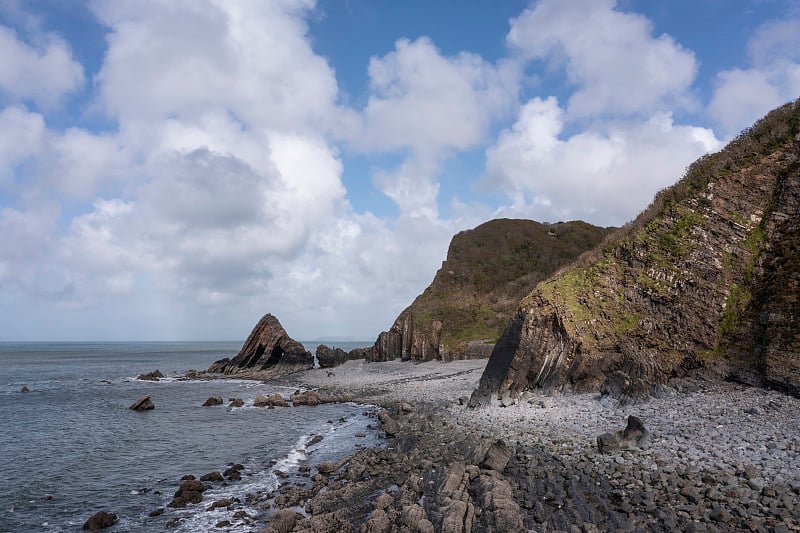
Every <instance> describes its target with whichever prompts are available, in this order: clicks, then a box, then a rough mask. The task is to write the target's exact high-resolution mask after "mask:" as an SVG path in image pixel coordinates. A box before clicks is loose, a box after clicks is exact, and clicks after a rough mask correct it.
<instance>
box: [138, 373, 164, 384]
mask: <svg viewBox="0 0 800 533" xmlns="http://www.w3.org/2000/svg"><path fill="white" fill-rule="evenodd" d="M163 377H164V374H162V373H161V371H160V370H153V371H152V372H148V373H147V374H139V375H138V376H137V377H136V379H139V380H142V381H158V380H159V379H161V378H163Z"/></svg>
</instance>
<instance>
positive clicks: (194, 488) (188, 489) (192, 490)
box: [167, 479, 206, 509]
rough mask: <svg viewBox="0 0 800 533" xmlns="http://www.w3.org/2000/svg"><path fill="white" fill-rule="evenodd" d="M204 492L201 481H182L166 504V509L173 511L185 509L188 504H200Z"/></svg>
mask: <svg viewBox="0 0 800 533" xmlns="http://www.w3.org/2000/svg"><path fill="white" fill-rule="evenodd" d="M204 490H206V486H205V485H204V484H203V482H202V481H198V480H196V479H187V480H184V481H182V482H181V485H180V487H179V488H178V490H177V491H176V492H175V496H174V497H173V498H172V501H171V502H169V503H168V504H167V507H171V508H173V509H175V508H180V507H186V506H187V505H188V504H190V503H200V502H201V501H203V491H204Z"/></svg>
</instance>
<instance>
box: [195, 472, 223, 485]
mask: <svg viewBox="0 0 800 533" xmlns="http://www.w3.org/2000/svg"><path fill="white" fill-rule="evenodd" d="M200 481H210V482H212V483H218V482H220V481H225V478H223V477H222V474H220V473H219V471H218V470H214V471H213V472H209V473H208V474H205V475H203V476H200Z"/></svg>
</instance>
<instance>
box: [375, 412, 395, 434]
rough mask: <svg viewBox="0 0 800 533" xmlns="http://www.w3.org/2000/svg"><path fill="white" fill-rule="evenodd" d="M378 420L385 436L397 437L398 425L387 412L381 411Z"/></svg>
mask: <svg viewBox="0 0 800 533" xmlns="http://www.w3.org/2000/svg"><path fill="white" fill-rule="evenodd" d="M378 419H379V420H380V421H381V427H382V428H383V431H385V432H386V434H387V435H397V434H398V433H399V432H400V424H399V423H398V422H397V421H396V420H395V419H394V418H392V417H391V415H389V413H388V412H387V411H381V413H380V415H378Z"/></svg>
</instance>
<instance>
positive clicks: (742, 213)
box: [470, 100, 800, 406]
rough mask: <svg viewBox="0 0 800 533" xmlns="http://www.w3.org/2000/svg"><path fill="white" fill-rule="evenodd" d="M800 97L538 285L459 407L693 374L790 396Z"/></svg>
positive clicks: (796, 375) (798, 274) (797, 296)
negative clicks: (534, 393) (532, 391)
mask: <svg viewBox="0 0 800 533" xmlns="http://www.w3.org/2000/svg"><path fill="white" fill-rule="evenodd" d="M798 313H800V100H798V101H797V102H794V103H790V104H787V105H786V106H783V107H782V108H779V109H777V110H775V111H773V112H772V113H770V114H769V115H768V116H767V117H765V118H764V119H762V120H761V121H759V123H757V124H756V125H755V126H753V127H752V128H750V129H749V130H747V131H745V132H744V133H743V134H742V135H740V137H738V138H737V139H736V140H734V141H733V142H731V143H730V144H729V145H728V146H727V147H726V148H725V149H724V150H722V151H721V152H719V153H717V154H713V155H710V156H704V157H703V158H701V159H699V160H698V161H696V162H695V163H693V164H692V165H691V167H690V168H689V170H688V171H687V174H686V176H685V177H684V178H683V179H682V180H681V181H679V182H678V183H677V184H676V185H674V186H672V187H670V188H669V189H665V190H664V191H662V192H661V193H659V194H658V195H657V196H656V198H655V200H654V201H653V203H652V204H651V206H650V207H649V208H648V209H647V210H645V211H644V212H643V213H642V214H641V215H639V217H638V218H637V219H636V220H635V221H633V222H632V223H630V224H629V225H628V226H626V227H624V228H622V229H621V230H620V231H619V232H617V233H616V234H614V235H612V236H611V237H610V238H609V239H608V240H607V241H606V243H604V245H603V246H602V247H600V248H598V249H596V250H594V251H592V252H589V253H588V254H585V255H584V256H583V257H582V258H581V259H580V260H579V261H578V262H577V263H575V264H574V265H573V266H571V267H569V268H567V269H565V270H562V271H560V272H559V273H558V274H556V275H554V276H553V277H551V278H550V279H548V280H546V281H544V282H542V283H540V284H539V285H538V286H537V287H536V289H534V290H533V291H532V292H531V294H530V295H529V296H527V297H526V298H525V299H524V300H523V301H522V303H521V305H520V306H519V308H518V309H517V312H516V314H515V315H514V317H513V318H512V319H511V321H510V323H509V324H508V326H507V327H506V330H505V332H504V333H503V335H502V336H501V338H500V339H499V341H498V342H497V344H496V346H495V348H494V350H493V352H492V355H491V357H490V360H489V362H488V364H487V367H486V370H485V372H484V374H483V376H482V378H481V382H480V385H479V387H478V389H477V390H476V391H475V392H474V393H473V395H472V398H471V399H470V405H473V406H476V405H481V404H486V403H487V402H489V401H491V399H492V398H500V397H503V396H509V395H510V396H512V397H513V396H518V395H519V394H520V393H521V392H522V391H523V390H525V389H543V390H545V391H554V392H558V391H565V390H571V391H583V392H588V391H602V392H607V393H610V394H615V395H620V396H622V397H623V398H625V399H637V398H639V397H644V396H647V395H648V394H649V392H650V391H651V389H652V388H653V387H654V386H656V385H659V384H663V383H665V382H666V381H668V380H669V379H672V378H679V377H682V376H685V375H689V374H693V373H697V372H710V373H713V374H714V375H717V376H721V377H724V378H728V379H735V380H737V381H744V382H747V383H750V384H753V385H762V386H771V387H775V388H780V389H782V390H785V391H787V392H790V393H793V394H795V395H797V394H799V393H800V319H799V317H798Z"/></svg>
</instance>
